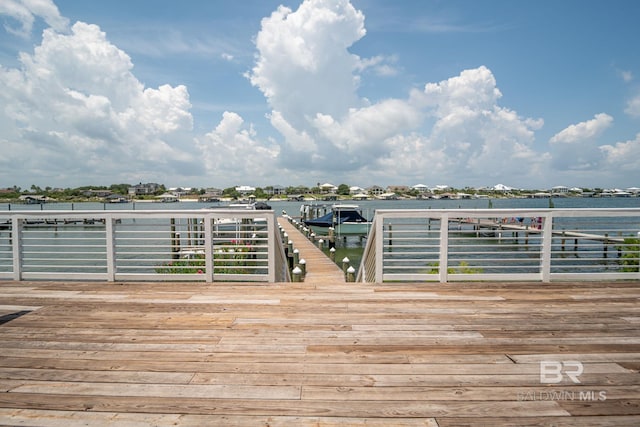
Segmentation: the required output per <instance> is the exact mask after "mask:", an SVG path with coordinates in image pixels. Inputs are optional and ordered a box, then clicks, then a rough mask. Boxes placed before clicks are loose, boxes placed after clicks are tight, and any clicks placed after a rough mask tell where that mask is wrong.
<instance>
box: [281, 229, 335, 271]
mask: <svg viewBox="0 0 640 427" xmlns="http://www.w3.org/2000/svg"><path fill="white" fill-rule="evenodd" d="M278 224H279V225H280V226H281V227H282V228H283V229H284V231H285V232H286V233H287V234H288V236H289V240H291V241H292V242H293V245H294V247H295V248H296V249H298V250H299V251H300V257H301V258H304V260H305V261H306V263H307V274H306V276H305V278H304V281H305V282H307V283H315V282H332V283H341V282H344V281H345V277H344V273H343V272H342V269H341V268H340V267H338V265H337V264H336V263H335V262H333V261H331V260H330V259H329V257H327V255H326V254H325V253H324V252H322V251H321V250H320V249H319V248H318V247H317V246H316V245H314V244H313V243H312V242H311V241H310V240H309V239H307V237H305V235H304V234H302V233H301V232H300V231H299V230H298V229H297V228H296V227H294V226H293V224H291V223H290V222H289V221H287V220H286V219H284V218H283V217H278ZM285 243H286V242H285Z"/></svg>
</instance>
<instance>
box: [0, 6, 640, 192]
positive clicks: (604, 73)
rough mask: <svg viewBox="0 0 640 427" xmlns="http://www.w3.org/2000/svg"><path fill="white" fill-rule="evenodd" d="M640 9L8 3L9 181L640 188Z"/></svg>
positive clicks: (4, 39) (0, 88) (5, 117)
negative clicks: (638, 44) (328, 183)
mask: <svg viewBox="0 0 640 427" xmlns="http://www.w3.org/2000/svg"><path fill="white" fill-rule="evenodd" d="M639 18H640V3H638V2H636V1H633V0H625V1H622V0H621V1H609V2H605V1H584V0H563V1H549V0H540V1H530V2H524V1H501V0H476V1H471V0H468V1H429V0H420V1H418V0H416V1H409V0H407V1H394V0H351V1H350V2H349V1H347V0H307V1H304V2H303V1H295V2H293V1H289V2H278V1H269V0H243V1H240V2H236V1H208V0H202V1H196V0H186V1H183V2H175V1H168V0H135V1H91V2H80V1H76V0H57V1H55V0H40V1H34V0H4V1H2V2H1V3H0V23H2V24H3V27H2V28H0V66H1V68H0V147H2V150H0V187H7V186H13V185H18V186H21V187H23V188H28V187H30V186H31V185H32V184H36V185H39V186H42V187H44V186H51V187H57V186H61V187H68V186H70V187H75V186H81V185H109V184H112V183H121V182H125V183H137V182H140V181H142V182H161V183H164V184H166V185H169V186H192V187H210V186H213V187H220V188H226V187H229V186H235V185H252V186H268V185H309V186H311V185H314V184H315V183H317V182H332V183H334V184H336V185H338V184H340V183H347V184H350V185H358V186H362V187H367V186H370V185H383V186H384V185H415V184H426V185H430V186H435V185H442V184H447V185H452V186H456V187H464V186H472V187H477V186H493V185H496V184H499V183H500V184H506V185H508V186H513V187H520V188H532V189H535V188H540V189H543V188H549V187H551V186H555V185H566V186H569V187H573V186H585V187H603V188H615V187H617V188H627V187H632V186H640V172H638V171H640V55H639V54H638V49H637V42H638V40H640V26H638V25H637V22H638V19H639Z"/></svg>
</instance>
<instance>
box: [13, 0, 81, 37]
mask: <svg viewBox="0 0 640 427" xmlns="http://www.w3.org/2000/svg"><path fill="white" fill-rule="evenodd" d="M0 15H6V16H9V17H11V18H13V19H14V20H16V21H17V22H18V23H19V25H20V27H19V28H15V27H11V26H9V25H8V24H5V29H6V30H7V31H9V32H10V33H13V34H16V35H19V36H22V37H27V36H28V35H29V34H30V33H31V30H32V28H33V24H34V22H35V20H36V18H37V17H40V18H42V19H43V20H44V21H45V22H46V23H47V24H48V25H49V26H50V27H52V28H53V29H55V30H57V31H65V30H66V29H67V26H68V25H69V21H68V20H67V19H66V18H64V17H62V16H60V12H59V11H58V7H57V6H56V5H55V4H54V3H53V1H52V0H3V1H2V2H0Z"/></svg>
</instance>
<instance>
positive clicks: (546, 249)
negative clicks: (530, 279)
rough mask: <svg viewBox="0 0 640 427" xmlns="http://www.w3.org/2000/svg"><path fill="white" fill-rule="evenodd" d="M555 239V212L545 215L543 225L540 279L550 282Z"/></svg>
mask: <svg viewBox="0 0 640 427" xmlns="http://www.w3.org/2000/svg"><path fill="white" fill-rule="evenodd" d="M552 240H553V213H551V212H549V213H547V214H546V215H544V224H543V225H542V253H541V254H540V257H541V259H540V279H541V280H542V281H543V282H545V283H548V282H550V281H551V241H552Z"/></svg>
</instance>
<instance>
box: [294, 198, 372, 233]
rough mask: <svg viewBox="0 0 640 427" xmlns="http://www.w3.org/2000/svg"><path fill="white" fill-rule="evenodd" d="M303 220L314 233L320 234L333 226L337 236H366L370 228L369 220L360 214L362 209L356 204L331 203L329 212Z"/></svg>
mask: <svg viewBox="0 0 640 427" xmlns="http://www.w3.org/2000/svg"><path fill="white" fill-rule="evenodd" d="M303 222H304V224H305V225H306V226H307V227H309V228H311V230H312V231H313V232H314V233H316V234H320V235H326V234H328V229H329V228H330V227H333V229H334V230H335V233H336V235H339V236H340V235H342V236H348V235H351V236H366V235H367V234H369V229H370V228H371V221H369V220H368V219H366V218H365V217H363V216H362V210H361V209H360V207H359V206H358V205H345V204H337V205H333V206H331V212H329V213H327V214H325V215H323V216H321V217H319V218H315V219H307V220H304V221H303Z"/></svg>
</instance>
